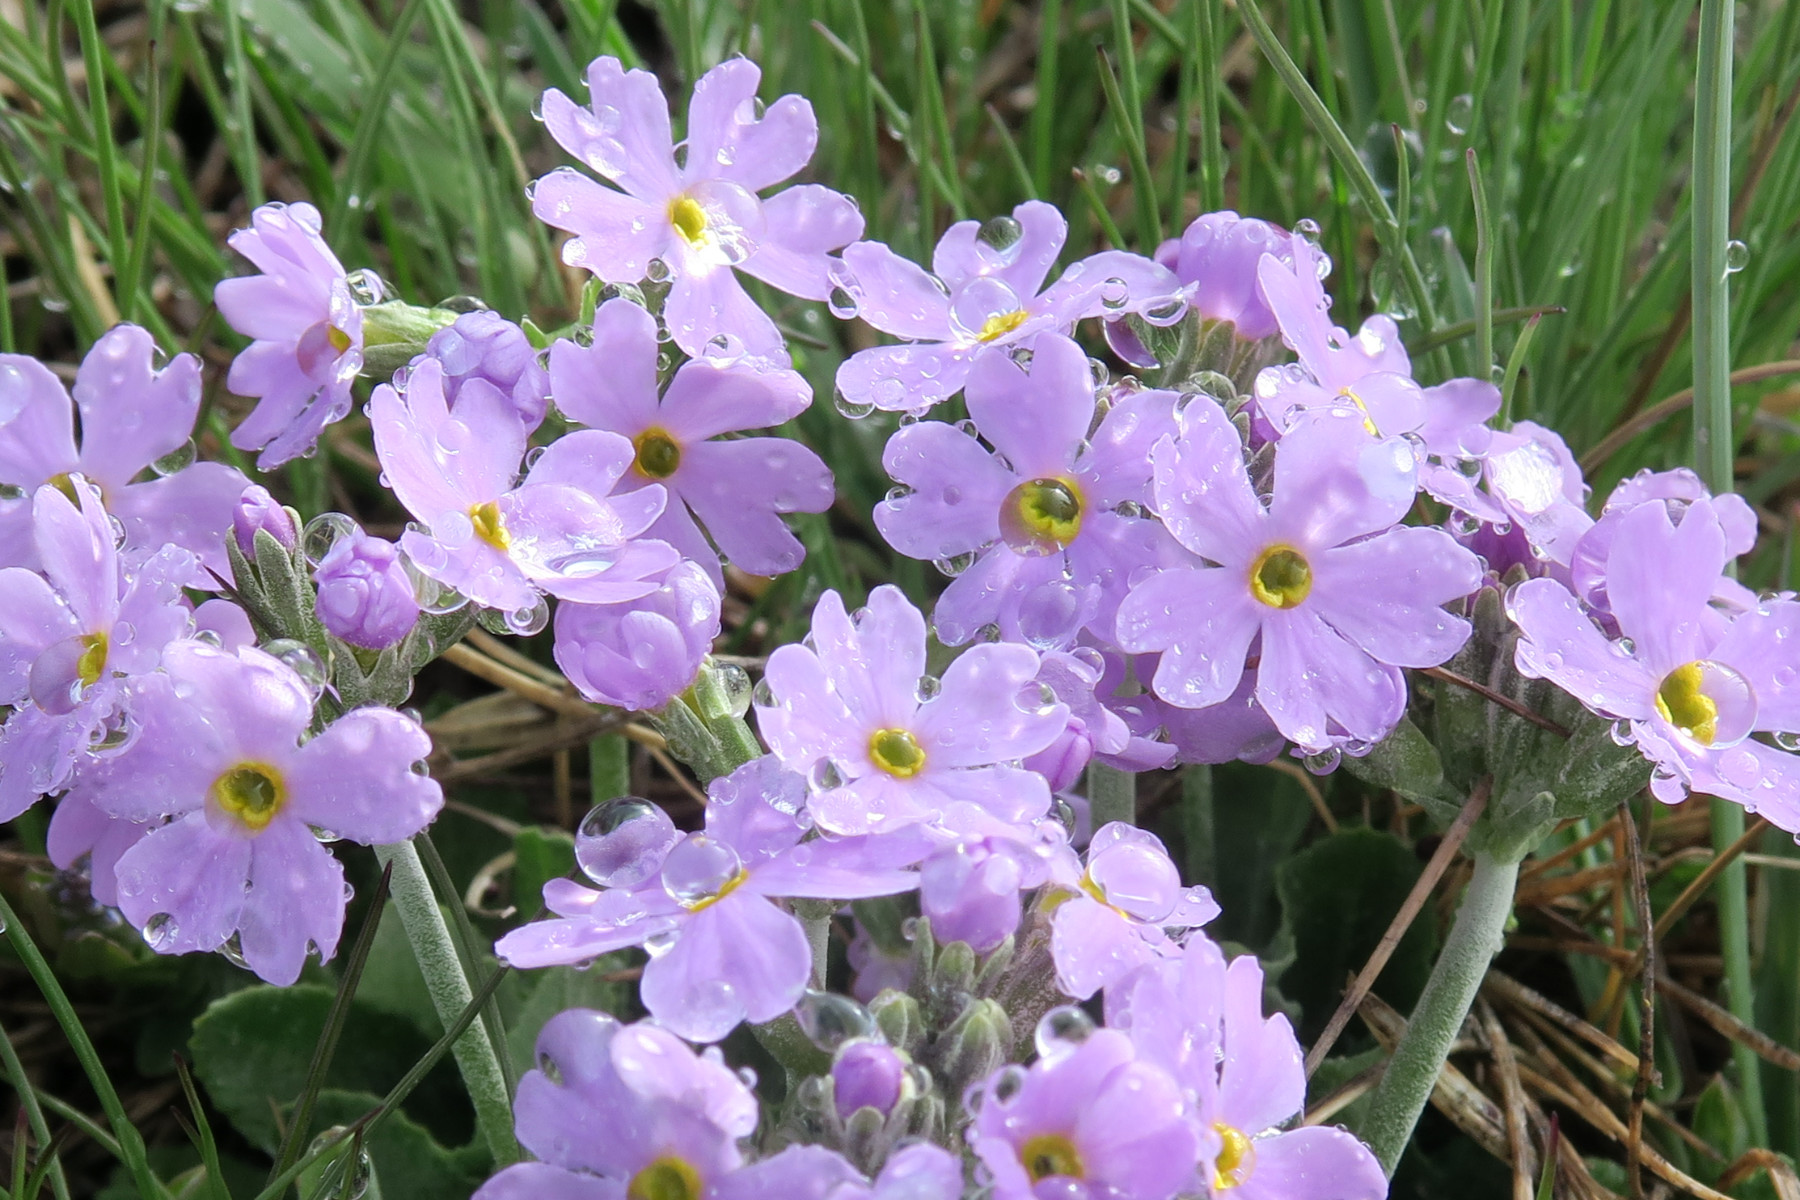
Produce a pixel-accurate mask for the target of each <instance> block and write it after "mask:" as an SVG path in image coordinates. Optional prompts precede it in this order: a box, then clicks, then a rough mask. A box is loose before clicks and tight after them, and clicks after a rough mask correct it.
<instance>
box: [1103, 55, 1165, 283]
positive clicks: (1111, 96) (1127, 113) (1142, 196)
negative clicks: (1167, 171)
mask: <svg viewBox="0 0 1800 1200" xmlns="http://www.w3.org/2000/svg"><path fill="white" fill-rule="evenodd" d="M1127 45H1129V39H1128V40H1127ZM1094 53H1095V55H1096V57H1097V58H1098V59H1099V62H1100V87H1101V89H1102V90H1103V91H1104V92H1105V93H1106V104H1107V107H1108V108H1110V109H1112V114H1113V124H1114V126H1115V127H1116V128H1117V130H1118V133H1119V140H1120V141H1121V142H1123V143H1124V144H1125V157H1126V158H1127V159H1128V160H1129V161H1130V163H1131V201H1132V204H1133V205H1134V206H1135V207H1136V208H1137V231H1138V246H1139V248H1140V249H1143V250H1145V251H1150V250H1154V249H1156V247H1157V246H1159V245H1160V244H1161V243H1162V217H1161V216H1160V215H1158V213H1157V211H1156V177H1155V176H1153V175H1151V174H1150V162H1149V160H1148V159H1147V158H1146V157H1145V155H1144V137H1143V134H1142V133H1141V132H1140V131H1139V130H1138V129H1137V127H1136V125H1135V123H1134V122H1133V119H1132V110H1133V109H1135V108H1136V107H1137V106H1136V105H1135V104H1129V103H1127V102H1126V100H1125V98H1124V96H1123V94H1122V93H1121V91H1120V87H1119V80H1118V77H1117V76H1115V75H1114V74H1113V68H1112V63H1111V61H1109V60H1108V59H1107V57H1106V48H1105V47H1104V46H1095V47H1094ZM1113 245H1115V246H1120V247H1123V246H1124V245H1125V243H1123V242H1114V243H1113Z"/></svg>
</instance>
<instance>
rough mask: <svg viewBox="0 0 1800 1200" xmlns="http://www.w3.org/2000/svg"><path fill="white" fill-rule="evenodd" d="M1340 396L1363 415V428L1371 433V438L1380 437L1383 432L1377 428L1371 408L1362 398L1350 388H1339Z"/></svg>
mask: <svg viewBox="0 0 1800 1200" xmlns="http://www.w3.org/2000/svg"><path fill="white" fill-rule="evenodd" d="M1338 395H1340V396H1342V397H1344V399H1346V400H1348V401H1350V403H1352V404H1354V405H1356V408H1357V411H1358V412H1360V413H1362V415H1363V428H1364V429H1366V430H1368V431H1369V436H1370V437H1380V436H1381V430H1379V429H1377V428H1375V418H1374V417H1371V416H1370V415H1369V406H1368V405H1366V404H1364V403H1363V400H1362V397H1361V396H1359V395H1357V394H1356V392H1355V391H1354V390H1353V389H1351V388H1348V387H1345V388H1339V389H1338Z"/></svg>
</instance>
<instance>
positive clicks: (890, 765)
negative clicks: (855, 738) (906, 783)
mask: <svg viewBox="0 0 1800 1200" xmlns="http://www.w3.org/2000/svg"><path fill="white" fill-rule="evenodd" d="M869 759H870V761H872V762H873V763H874V764H875V765H876V766H878V767H880V768H881V769H882V770H884V771H886V772H887V773H888V774H889V775H892V776H893V777H894V778H895V779H911V778H912V777H913V776H914V775H917V774H918V773H919V772H920V771H923V770H924V769H925V747H923V746H921V745H919V739H918V738H916V737H914V736H913V735H912V734H910V733H908V732H907V731H906V730H904V729H877V730H876V731H875V732H874V733H872V734H870V735H869Z"/></svg>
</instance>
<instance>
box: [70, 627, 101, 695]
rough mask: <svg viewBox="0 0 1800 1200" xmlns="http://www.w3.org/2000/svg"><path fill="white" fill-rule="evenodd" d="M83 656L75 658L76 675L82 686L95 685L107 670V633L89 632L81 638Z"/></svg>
mask: <svg viewBox="0 0 1800 1200" xmlns="http://www.w3.org/2000/svg"><path fill="white" fill-rule="evenodd" d="M81 646H82V650H81V657H80V658H78V659H76V660H75V676H76V678H78V679H80V680H81V686H82V687H93V686H94V685H95V684H96V683H98V682H100V676H101V674H102V672H104V671H105V670H106V649H107V643H106V635H105V634H104V633H89V634H85V635H83V637H82V639H81Z"/></svg>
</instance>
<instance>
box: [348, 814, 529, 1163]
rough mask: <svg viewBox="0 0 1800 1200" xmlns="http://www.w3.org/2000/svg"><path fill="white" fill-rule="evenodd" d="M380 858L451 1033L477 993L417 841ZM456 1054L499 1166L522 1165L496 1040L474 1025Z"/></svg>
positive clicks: (383, 849)
mask: <svg viewBox="0 0 1800 1200" xmlns="http://www.w3.org/2000/svg"><path fill="white" fill-rule="evenodd" d="M375 857H376V858H378V859H380V860H381V864H382V866H384V867H385V866H388V865H390V864H391V865H392V867H393V877H392V883H391V884H390V887H391V888H392V892H393V898H394V908H395V909H396V910H398V912H399V913H400V923H401V924H402V925H403V926H405V928H406V939H407V941H409V942H411V943H412V948H413V957H414V958H416V959H418V962H419V970H420V972H421V973H422V974H423V975H424V976H425V988H426V990H427V991H429V992H430V993H431V1004H432V1007H433V1008H435V1009H436V1010H437V1014H438V1020H440V1021H442V1022H443V1023H444V1027H445V1028H446V1029H447V1028H449V1027H450V1026H451V1024H452V1023H453V1022H455V1020H456V1019H457V1017H458V1016H459V1015H461V1014H462V1012H463V1010H464V1009H466V1008H468V1007H469V1001H470V1000H471V999H472V998H473V996H474V992H473V991H472V990H471V989H470V987H469V980H468V977H467V976H465V975H464V974H463V969H462V963H461V961H460V960H459V959H458V958H457V956H456V947H455V945H454V944H453V943H452V942H451V940H450V927H449V926H448V925H446V924H445V923H444V914H443V911H442V910H441V909H439V908H438V903H437V897H436V896H434V895H433V894H432V891H431V881H430V879H428V878H427V877H426V874H425V864H424V863H423V862H422V861H420V859H419V851H418V849H417V848H416V847H414V846H413V844H412V843H411V842H395V843H394V844H393V845H391V846H377V847H375ZM452 1053H453V1054H455V1056H456V1066H457V1069H458V1070H460V1071H461V1072H462V1077H463V1086H464V1087H466V1088H468V1089H469V1099H470V1100H471V1101H473V1102H474V1105H475V1123H476V1125H477V1127H479V1128H480V1130H481V1136H482V1140H483V1141H485V1142H486V1143H487V1147H488V1151H489V1152H490V1153H491V1154H492V1155H493V1156H494V1165H495V1166H496V1167H504V1166H508V1165H510V1164H512V1163H515V1162H518V1161H519V1157H520V1155H519V1143H518V1141H517V1140H516V1139H515V1138H514V1137H513V1131H512V1103H511V1099H510V1097H508V1096H507V1094H506V1075H505V1073H504V1072H503V1071H501V1069H500V1060H499V1058H498V1057H497V1056H496V1055H495V1053H494V1044H493V1042H491V1041H489V1040H488V1035H487V1030H486V1029H485V1028H484V1027H483V1026H482V1025H481V1024H479V1023H472V1024H471V1025H470V1026H469V1028H468V1030H467V1031H466V1032H464V1034H463V1035H462V1037H460V1038H458V1039H457V1041H456V1045H455V1047H454V1048H453V1050H452Z"/></svg>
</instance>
